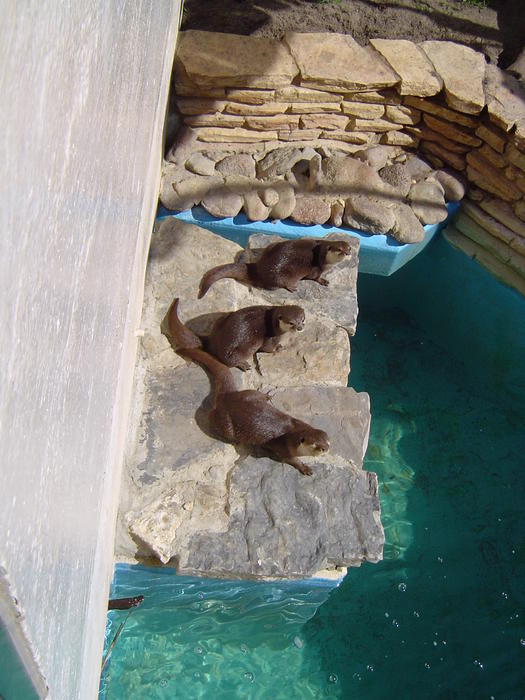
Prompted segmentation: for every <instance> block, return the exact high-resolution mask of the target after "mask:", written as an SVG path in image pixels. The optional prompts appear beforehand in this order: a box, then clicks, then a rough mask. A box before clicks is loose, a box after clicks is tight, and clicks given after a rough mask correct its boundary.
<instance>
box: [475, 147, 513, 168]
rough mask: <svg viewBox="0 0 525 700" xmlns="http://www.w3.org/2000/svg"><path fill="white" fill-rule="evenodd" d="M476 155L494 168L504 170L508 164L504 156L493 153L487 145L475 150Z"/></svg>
mask: <svg viewBox="0 0 525 700" xmlns="http://www.w3.org/2000/svg"><path fill="white" fill-rule="evenodd" d="M476 153H478V155H480V156H481V157H482V158H484V159H485V160H486V161H488V162H489V163H490V164H491V165H492V166H493V167H494V168H504V167H505V166H507V165H508V163H509V161H508V158H507V157H506V156H505V155H502V154H501V153H498V152H497V151H495V150H494V149H493V148H491V147H490V146H489V145H488V143H484V144H483V145H482V146H481V148H478V149H477V151H476Z"/></svg>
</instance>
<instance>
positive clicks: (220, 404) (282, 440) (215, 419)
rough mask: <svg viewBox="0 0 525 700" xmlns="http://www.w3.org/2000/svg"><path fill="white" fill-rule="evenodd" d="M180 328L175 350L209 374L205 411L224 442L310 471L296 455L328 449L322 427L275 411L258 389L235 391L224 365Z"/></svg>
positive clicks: (303, 471) (309, 472)
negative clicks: (210, 397)
mask: <svg viewBox="0 0 525 700" xmlns="http://www.w3.org/2000/svg"><path fill="white" fill-rule="evenodd" d="M180 325H181V326H182V324H180ZM182 328H183V329H184V330H183V331H180V332H179V329H178V328H175V329H174V330H175V334H174V336H173V340H174V342H175V345H176V347H177V352H178V353H179V355H181V356H182V357H186V358H188V359H190V360H193V362H197V363H198V364H200V365H202V366H203V367H204V368H205V369H207V370H208V371H209V373H210V374H211V376H212V378H213V383H214V389H215V391H214V400H213V407H212V409H211V410H210V412H209V414H208V420H209V423H210V426H211V428H212V430H213V431H214V432H215V433H216V434H217V435H218V436H219V437H221V438H222V439H223V440H226V441H227V442H233V443H239V444H241V445H246V446H247V447H257V448H260V449H263V450H264V451H265V452H267V453H268V454H269V455H270V456H271V457H273V458H274V459H277V460H278V461H280V462H285V463H286V464H290V465H291V466H292V467H295V469H297V470H298V471H300V472H301V474H306V475H310V474H311V473H312V470H311V469H310V467H307V466H306V465H305V464H303V462H302V461H301V460H300V459H299V458H300V457H305V456H307V455H317V454H322V453H323V452H326V451H327V450H328V447H329V443H328V436H327V434H326V433H325V432H324V430H318V429H317V428H313V427H312V426H311V425H308V424H307V423H303V421H301V420H299V419H297V418H293V417H292V416H290V415H288V414H287V413H283V412H282V411H279V409H277V408H275V406H273V405H272V404H271V401H270V398H269V397H268V396H267V395H266V394H263V393H261V392H260V391H255V390H253V389H247V390H244V391H238V390H237V387H236V385H235V380H234V378H233V375H232V373H231V372H230V370H229V369H228V367H226V365H223V364H222V363H221V362H219V361H218V360H216V359H215V358H214V357H212V356H211V355H210V354H209V353H207V352H205V351H204V350H201V349H200V348H199V347H195V344H194V343H195V342H200V341H199V338H198V337H197V336H195V335H194V334H193V333H192V332H191V331H190V330H189V328H185V327H184V326H182ZM192 336H193V338H192ZM188 343H189V345H187V344H188ZM184 345H187V346H186V347H183V346H184Z"/></svg>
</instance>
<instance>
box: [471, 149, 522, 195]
mask: <svg viewBox="0 0 525 700" xmlns="http://www.w3.org/2000/svg"><path fill="white" fill-rule="evenodd" d="M467 163H468V164H469V165H472V167H473V168H476V170H479V172H481V173H483V175H484V177H485V179H486V180H488V181H489V182H493V183H494V186H495V187H497V188H499V189H500V190H501V191H503V192H506V193H507V195H508V196H509V197H512V198H513V199H514V200H518V199H520V196H521V193H520V190H519V188H518V187H516V185H515V184H514V182H512V180H511V179H509V178H508V177H506V173H505V171H502V170H501V169H499V168H494V167H492V166H491V164H490V163H489V162H488V161H487V160H486V159H485V158H484V157H483V155H482V154H481V153H480V151H479V150H477V151H471V152H470V153H467ZM507 201H510V200H507Z"/></svg>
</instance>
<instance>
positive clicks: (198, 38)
mask: <svg viewBox="0 0 525 700" xmlns="http://www.w3.org/2000/svg"><path fill="white" fill-rule="evenodd" d="M297 72H298V70H297V66H296V64H295V61H294V60H293V58H292V57H291V56H290V53H289V52H288V50H287V49H286V47H285V46H284V45H283V44H282V42H280V41H276V40H275V39H265V38H259V37H251V36H239V35H236V34H222V33H215V32H202V31H197V30H189V31H184V32H179V34H178V41H177V51H176V54H175V74H176V77H179V76H180V78H181V79H182V81H183V82H184V78H185V77H187V78H189V80H190V81H192V82H193V83H195V84H196V85H198V86H200V87H241V88H248V87H252V88H275V87H284V86H285V85H289V84H290V83H291V82H292V80H293V78H294V77H295V76H296V75H297Z"/></svg>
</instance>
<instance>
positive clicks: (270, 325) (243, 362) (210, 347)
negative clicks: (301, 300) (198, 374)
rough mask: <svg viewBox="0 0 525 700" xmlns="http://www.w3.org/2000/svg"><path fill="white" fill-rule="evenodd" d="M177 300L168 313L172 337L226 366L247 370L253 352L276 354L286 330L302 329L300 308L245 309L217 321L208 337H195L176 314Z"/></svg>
mask: <svg viewBox="0 0 525 700" xmlns="http://www.w3.org/2000/svg"><path fill="white" fill-rule="evenodd" d="M178 305H179V300H178V299H175V300H174V301H173V303H172V305H171V306H170V309H169V311H168V328H169V332H170V335H171V336H172V337H173V338H176V337H178V338H179V339H181V342H182V339H184V341H183V342H182V344H183V345H184V346H185V347H187V348H193V347H195V348H201V349H203V350H206V351H207V352H209V353H211V354H212V355H213V356H214V357H216V358H217V359H218V360H220V361H221V362H222V363H223V364H225V365H226V366H227V367H238V368H239V369H242V370H247V369H250V367H251V365H250V363H249V362H248V360H250V359H252V358H253V356H254V354H255V353H256V352H275V351H277V350H279V349H280V348H281V345H280V342H279V341H280V339H281V337H282V336H283V335H284V334H285V333H287V332H288V331H301V330H302V329H303V328H304V311H303V309H302V308H301V307H300V306H247V307H245V308H244V309H239V310H238V311H232V312H230V313H228V314H226V315H224V316H222V317H221V318H219V319H218V320H217V321H216V322H215V323H214V325H213V327H212V329H211V332H210V334H209V335H208V336H200V337H199V336H197V335H195V334H194V333H192V331H190V330H189V329H187V328H186V326H184V325H183V324H182V323H181V322H180V320H179V317H178V315H177V309H178Z"/></svg>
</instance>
